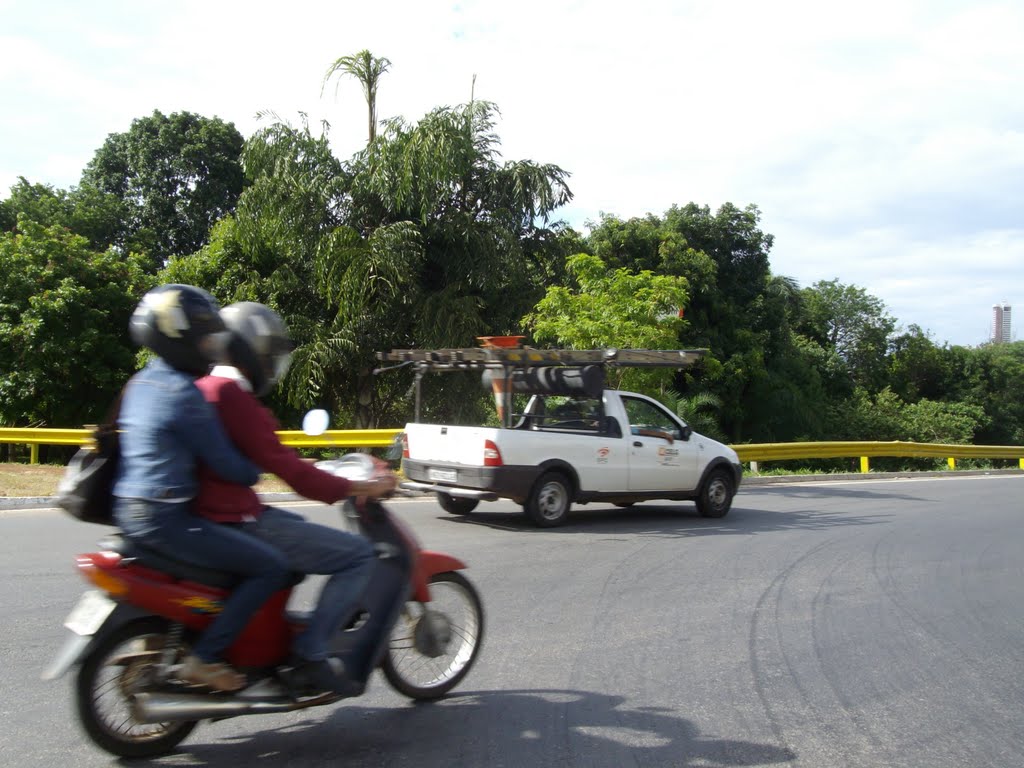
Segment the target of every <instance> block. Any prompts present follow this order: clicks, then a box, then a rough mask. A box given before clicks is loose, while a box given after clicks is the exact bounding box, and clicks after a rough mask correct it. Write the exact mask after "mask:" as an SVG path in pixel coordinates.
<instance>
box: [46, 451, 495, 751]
mask: <svg viewBox="0 0 1024 768" xmlns="http://www.w3.org/2000/svg"><path fill="white" fill-rule="evenodd" d="M317 466H318V467H320V468H321V469H324V470H326V471H329V472H332V473H334V474H337V475H340V476H343V477H348V478H349V479H363V478H367V477H369V476H371V474H372V472H374V471H375V470H376V467H375V465H374V460H373V459H371V458H370V457H368V456H365V455H364V454H349V455H346V456H343V457H342V458H340V459H334V460H330V461H321V462H318V463H317ZM342 512H343V514H344V515H345V516H346V518H347V519H348V520H349V521H351V524H352V525H354V526H355V527H356V528H357V529H358V530H359V531H360V532H361V533H362V534H363V535H365V536H367V537H368V538H369V539H370V540H371V541H373V542H374V545H375V548H376V551H377V564H376V569H375V572H374V576H373V578H372V579H371V583H370V585H369V587H368V588H367V590H366V591H365V593H364V595H363V597H362V601H361V603H360V605H359V607H358V608H357V609H356V610H355V611H354V613H353V614H352V616H351V618H350V620H349V621H346V622H343V623H342V626H341V628H340V629H339V630H338V631H337V632H336V633H335V636H334V637H333V638H332V641H331V658H336V659H338V660H340V661H341V662H342V663H343V664H344V665H345V669H346V670H347V671H349V673H350V674H351V675H352V677H354V678H355V679H356V680H357V681H360V682H361V683H364V684H365V682H366V681H367V679H368V678H369V677H370V675H371V674H372V672H373V671H374V669H376V668H380V670H381V671H382V673H383V676H384V678H385V679H386V680H387V682H388V683H389V684H390V685H391V686H392V687H393V688H394V689H395V690H396V691H398V692H399V693H402V694H404V695H406V696H408V697H410V698H411V699H414V700H430V699H436V698H439V697H441V696H443V695H445V694H446V693H448V692H449V691H450V690H451V689H452V688H454V687H455V686H456V685H458V683H459V682H460V681H461V680H462V679H463V678H464V677H465V676H466V675H467V674H468V672H469V670H470V668H471V667H472V666H473V663H474V661H475V660H476V658H477V655H478V654H479V651H480V646H481V642H482V640H483V632H484V616H483V606H482V603H481V601H480V597H479V594H478V593H477V591H476V589H475V587H474V586H473V584H472V583H471V582H470V581H469V579H467V578H466V577H465V576H464V575H463V574H462V573H460V571H462V570H464V569H465V567H466V566H465V564H464V563H463V562H462V561H460V560H458V559H456V558H454V557H451V556H450V555H446V554H442V553H439V552H433V551H429V550H424V549H421V547H420V545H419V543H418V541H417V539H416V538H415V536H414V535H413V533H412V531H411V530H410V529H409V527H408V526H407V525H405V524H404V523H403V522H402V521H401V520H399V519H398V518H397V517H396V516H395V515H394V514H393V513H392V512H391V511H390V510H388V509H387V507H385V506H384V505H383V504H381V503H379V502H374V501H367V502H366V503H362V504H360V503H357V501H356V500H355V499H349V500H347V501H345V502H344V503H343V504H342ZM76 565H77V567H78V570H79V572H80V573H81V575H82V576H83V577H84V578H85V579H86V581H88V582H90V583H91V584H92V585H94V586H95V587H96V588H97V589H94V590H90V591H87V592H86V593H85V594H84V595H82V597H81V599H80V600H79V602H78V604H77V605H76V606H75V608H74V609H73V610H72V611H71V613H70V615H69V616H68V617H67V620H66V621H65V626H66V627H67V628H68V629H69V630H71V633H72V634H71V636H70V637H69V639H68V640H67V642H66V643H65V645H64V647H63V648H62V650H61V651H60V653H59V654H58V655H57V657H56V658H55V659H54V661H53V662H52V664H51V665H50V667H49V668H48V669H47V670H46V671H45V672H44V673H43V679H47V680H52V679H57V678H59V677H61V676H62V675H64V674H65V673H66V672H68V671H69V670H70V669H71V668H73V667H75V666H77V667H78V671H77V678H76V681H75V702H76V705H77V712H78V717H79V720H80V722H81V725H82V727H83V728H84V730H85V732H86V734H87V735H88V736H89V738H90V739H92V741H93V742H95V743H96V744H97V745H98V746H100V747H101V748H103V749H105V750H106V751H108V752H110V753H112V754H114V755H117V756H120V757H126V758H139V757H154V756H157V755H161V754H165V753H167V752H169V751H170V750H172V749H173V748H174V747H175V746H177V745H178V744H179V743H180V742H181V741H182V740H183V739H185V738H186V737H187V736H188V735H189V734H190V733H191V732H192V730H193V729H194V728H195V727H196V725H198V723H199V722H200V721H201V720H222V719H225V718H229V717H238V716H241V715H257V714H269V713H278V712H292V711H295V710H300V709H307V708H310V707H317V706H323V705H328V704H333V703H335V702H337V701H339V700H340V699H341V698H342V697H341V696H339V695H338V694H335V693H318V694H306V693H303V692H302V691H301V690H298V689H296V688H295V686H293V685H291V684H290V681H289V677H288V667H287V665H286V659H287V657H288V653H289V649H290V645H291V639H292V637H294V636H295V635H296V634H297V633H298V632H300V631H301V629H302V627H303V624H304V622H305V621H306V620H307V618H308V614H305V615H304V614H302V613H299V612H296V611H293V610H290V609H289V608H288V601H289V598H290V596H291V593H292V589H293V588H294V587H295V585H296V584H297V583H299V582H300V581H301V580H302V576H301V575H300V574H297V575H296V577H295V578H294V579H293V583H292V584H291V585H289V586H288V587H287V588H285V589H282V590H280V591H279V592H277V593H275V594H274V595H273V596H272V597H271V598H270V599H269V600H268V601H267V602H266V603H265V604H264V605H263V607H262V608H261V609H260V610H259V611H258V612H257V613H256V614H255V615H254V616H253V617H252V619H251V620H250V621H249V623H248V625H247V626H246V628H245V630H244V631H243V632H242V634H241V635H240V636H239V637H238V638H237V640H236V642H235V643H234V644H233V645H232V647H231V648H230V649H229V651H228V653H227V654H226V658H227V661H228V662H229V663H231V664H232V665H233V666H234V667H235V668H236V669H238V670H240V671H243V672H245V673H246V675H247V678H248V681H249V684H248V685H247V686H246V687H245V688H243V689H242V690H240V691H237V692H233V693H220V692H214V691H211V690H209V689H206V688H201V687H196V686H191V685H188V684H186V683H184V682H182V681H180V680H178V679H177V678H176V676H175V671H176V670H177V668H178V667H179V666H180V664H181V662H182V660H183V659H184V658H185V656H186V655H187V654H188V651H189V646H190V641H191V639H192V638H194V637H195V635H196V634H197V633H198V632H199V631H201V630H202V629H203V628H204V627H205V626H207V625H208V624H209V623H210V621H211V620H212V616H213V615H214V614H215V613H216V612H217V611H218V610H219V601H220V599H221V598H222V597H223V596H224V595H225V594H227V591H228V590H229V589H230V588H231V586H232V584H233V583H234V581H235V577H234V576H233V575H232V574H227V573H222V572H218V571H212V570H209V569H205V568H199V567H196V566H193V565H188V564H185V563H181V562H178V561H175V560H171V559H169V558H168V557H166V556H164V555H162V554H160V553H157V552H154V551H152V550H148V549H144V548H141V547H139V546H138V545H136V544H134V543H132V542H130V541H128V540H127V539H125V538H122V537H120V536H111V537H108V538H107V539H105V540H103V541H101V542H100V549H99V551H96V552H90V553H87V554H82V555H79V556H78V557H77V559H76Z"/></svg>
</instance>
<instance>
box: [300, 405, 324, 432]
mask: <svg viewBox="0 0 1024 768" xmlns="http://www.w3.org/2000/svg"><path fill="white" fill-rule="evenodd" d="M330 423H331V416H330V414H329V413H327V411H325V410H324V409H323V408H314V409H313V410H312V411H309V412H307V413H306V415H305V416H303V417H302V431H303V432H305V433H306V434H307V435H310V436H311V437H316V436H317V435H322V434H323V433H324V432H326V431H327V426H328V425H329V424H330Z"/></svg>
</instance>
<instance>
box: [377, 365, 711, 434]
mask: <svg viewBox="0 0 1024 768" xmlns="http://www.w3.org/2000/svg"><path fill="white" fill-rule="evenodd" d="M707 352H708V350H706V349H617V348H614V347H613V348H608V349H534V348H532V347H520V346H515V347H501V346H484V347H464V348H461V349H393V350H391V351H390V352H378V353H377V359H378V360H380V361H381V362H384V363H393V365H388V366H385V367H382V368H378V369H376V370H375V371H374V373H375V374H378V373H383V372H385V371H390V370H394V369H396V368H405V367H407V366H411V367H412V369H413V370H414V371H415V372H416V375H415V380H414V382H413V391H414V392H415V417H414V418H415V420H416V421H419V420H420V404H421V400H422V397H421V391H420V383H421V379H422V378H423V376H424V374H426V373H430V372H438V373H440V372H444V371H475V370H477V371H478V370H483V371H485V372H486V371H488V370H490V371H494V372H495V373H496V374H498V376H497V377H498V378H503V379H504V380H505V385H504V386H503V387H501V390H502V391H501V392H500V394H499V392H498V390H495V398H496V400H500V404H499V407H498V414H499V417H500V418H501V422H502V425H503V426H505V427H508V426H511V418H512V407H511V404H512V385H511V382H512V379H513V377H514V376H515V375H516V372H523V373H522V375H530V373H529V372H530V371H531V370H533V371H534V372H536V373H540V371H538V370H537V369H540V368H548V369H551V368H553V367H555V366H576V367H580V368H583V367H585V366H593V365H596V366H601V367H602V368H601V372H602V374H603V373H604V367H605V366H613V367H630V368H689V367H690V366H691V365H693V364H694V363H696V362H697V361H698V360H700V359H701V358H702V357H703V356H704V355H705V354H707ZM498 372H500V373H498ZM485 375H486V374H485ZM602 378H603V376H602Z"/></svg>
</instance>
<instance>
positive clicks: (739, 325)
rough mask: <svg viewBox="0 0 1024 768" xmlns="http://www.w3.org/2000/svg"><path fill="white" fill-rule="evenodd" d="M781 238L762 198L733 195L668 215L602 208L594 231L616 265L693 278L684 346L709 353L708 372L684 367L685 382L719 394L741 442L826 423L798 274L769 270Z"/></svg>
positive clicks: (685, 389)
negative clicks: (767, 222) (763, 215)
mask: <svg viewBox="0 0 1024 768" xmlns="http://www.w3.org/2000/svg"><path fill="white" fill-rule="evenodd" d="M773 241H774V238H773V237H772V235H770V234H767V233H765V232H763V231H762V230H761V228H760V211H759V210H758V208H757V207H756V206H754V205H748V206H747V207H745V208H742V209H741V208H738V207H737V206H735V205H732V204H731V203H726V204H724V205H722V206H721V207H720V208H719V209H718V210H717V211H714V212H712V211H711V209H710V208H709V207H708V206H700V205H697V204H696V203H689V204H687V205H685V206H681V207H680V206H673V207H672V208H670V209H669V210H668V211H667V212H666V214H665V215H664V217H661V218H658V217H656V216H651V215H648V216H646V217H643V218H637V219H630V220H629V221H621V220H619V219H617V218H615V217H613V216H607V215H603V216H602V218H601V220H600V222H598V223H597V224H596V225H592V228H591V234H590V236H589V237H588V239H587V245H588V249H589V250H590V251H592V252H593V253H596V254H597V255H599V256H600V257H601V258H602V259H604V260H605V261H606V263H607V264H608V265H609V266H610V267H612V268H617V267H625V268H627V269H631V270H636V269H649V270H652V271H654V272H656V273H657V274H662V275H673V276H680V277H684V278H686V280H687V281H688V284H689V298H688V302H687V304H686V306H685V308H684V312H685V317H686V320H687V321H688V325H687V326H686V328H685V330H684V331H683V332H682V333H681V335H680V338H679V339H678V341H677V344H678V345H679V346H684V347H707V348H708V349H710V354H709V356H708V358H707V362H706V365H705V366H704V367H702V368H701V369H699V371H697V372H683V373H680V374H679V375H678V376H677V378H676V388H677V389H678V390H679V391H680V392H681V393H682V394H683V395H684V396H687V395H692V394H696V393H697V392H702V391H710V392H712V393H713V394H715V395H716V396H717V397H718V398H719V399H720V401H721V402H722V407H721V412H720V418H721V424H722V428H723V430H724V431H725V433H726V434H727V435H728V436H729V438H730V439H731V440H732V441H734V442H740V441H743V440H750V439H754V440H759V441H762V440H763V441H767V440H773V439H782V440H784V439H793V438H794V437H795V436H797V435H806V434H808V432H809V431H812V430H814V429H816V428H819V426H820V422H821V414H822V412H823V410H824V406H823V403H822V402H821V399H820V398H821V395H822V388H821V381H820V377H818V376H817V375H816V374H815V373H814V372H813V371H810V370H808V369H807V365H808V363H809V361H810V358H809V357H808V356H807V354H806V350H805V349H804V348H803V347H801V346H800V345H798V344H796V343H795V340H794V337H793V325H794V323H795V322H796V321H797V317H798V315H799V313H800V312H801V311H802V297H801V295H800V293H799V291H798V289H797V288H796V285H795V283H794V282H793V281H792V280H791V279H788V278H785V277H782V276H774V275H772V274H771V273H770V271H769V264H768V252H769V250H770V249H771V246H772V243H773ZM695 373H697V374H699V376H700V379H701V380H700V381H699V382H698V381H697V376H696V375H695Z"/></svg>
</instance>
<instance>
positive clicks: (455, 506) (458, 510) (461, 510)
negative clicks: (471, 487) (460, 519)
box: [434, 491, 480, 515]
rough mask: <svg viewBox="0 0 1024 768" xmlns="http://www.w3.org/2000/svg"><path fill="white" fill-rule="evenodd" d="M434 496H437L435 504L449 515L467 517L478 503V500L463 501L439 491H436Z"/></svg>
mask: <svg viewBox="0 0 1024 768" xmlns="http://www.w3.org/2000/svg"><path fill="white" fill-rule="evenodd" d="M434 495H435V496H437V503H438V504H440V505H441V509H443V510H444V511H445V512H447V513H448V514H449V515H468V514H469V513H470V512H472V511H473V510H474V509H476V505H477V504H479V503H480V500H479V499H465V498H462V497H461V496H452V495H451V494H450V493H442V492H441V491H437V493H435V494H434Z"/></svg>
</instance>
